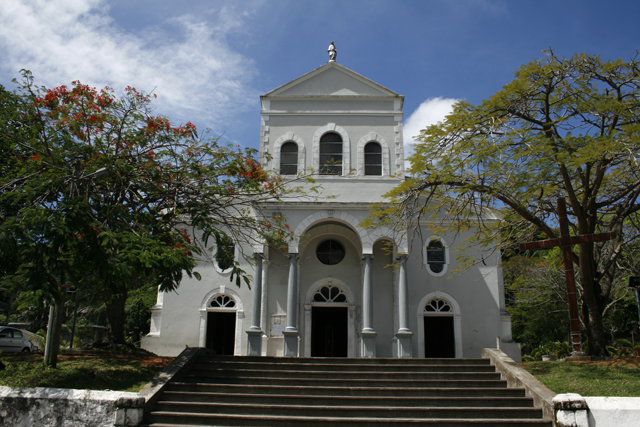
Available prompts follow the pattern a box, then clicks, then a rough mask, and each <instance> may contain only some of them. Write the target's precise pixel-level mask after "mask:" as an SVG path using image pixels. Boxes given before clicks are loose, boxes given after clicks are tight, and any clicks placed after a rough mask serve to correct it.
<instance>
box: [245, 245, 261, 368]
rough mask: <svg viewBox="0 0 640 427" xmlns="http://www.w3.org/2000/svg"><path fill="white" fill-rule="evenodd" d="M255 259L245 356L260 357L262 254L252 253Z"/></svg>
mask: <svg viewBox="0 0 640 427" xmlns="http://www.w3.org/2000/svg"><path fill="white" fill-rule="evenodd" d="M253 256H254V257H255V259H256V271H255V275H254V277H255V278H256V280H255V283H254V284H253V304H252V307H251V308H252V309H251V327H250V328H249V329H248V330H247V335H249V337H248V338H249V339H248V345H247V356H261V355H262V329H260V318H261V315H260V312H261V308H262V254H259V253H254V254H253Z"/></svg>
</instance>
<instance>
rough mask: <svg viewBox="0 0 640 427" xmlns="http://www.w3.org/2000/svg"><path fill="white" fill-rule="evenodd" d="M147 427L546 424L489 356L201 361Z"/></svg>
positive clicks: (150, 413) (153, 411)
mask: <svg viewBox="0 0 640 427" xmlns="http://www.w3.org/2000/svg"><path fill="white" fill-rule="evenodd" d="M146 422H147V423H148V424H145V425H147V426H149V427H169V426H172V427H176V426H194V425H196V426H274V427H275V426H305V427H306V426H327V427H328V426H347V425H349V426H352V425H353V426H382V425H384V426H404V425H419V424H423V425H429V426H442V427H445V426H446V427H452V426H473V425H483V426H528V425H531V426H546V427H551V426H552V423H551V421H547V420H543V419H542V410H541V409H540V408H534V406H533V400H532V399H530V398H527V397H525V391H524V389H512V388H507V384H506V382H505V381H503V380H501V378H500V374H499V373H497V372H496V371H495V368H494V367H493V366H492V365H490V363H489V360H488V359H344V358H274V357H242V356H240V357H233V356H226V357H225V356H207V355H198V356H197V359H196V360H195V361H194V363H193V364H191V365H190V368H189V371H188V372H187V373H186V374H185V375H183V376H182V377H181V378H180V380H179V381H171V382H169V383H168V384H167V386H166V387H165V389H164V390H163V391H162V394H161V395H160V397H159V399H158V400H157V402H156V403H155V405H153V407H152V408H147V415H146Z"/></svg>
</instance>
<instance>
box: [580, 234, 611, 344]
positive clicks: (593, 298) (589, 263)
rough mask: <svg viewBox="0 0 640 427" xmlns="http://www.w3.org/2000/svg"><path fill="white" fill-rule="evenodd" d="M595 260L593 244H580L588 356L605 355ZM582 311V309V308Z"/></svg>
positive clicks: (604, 338) (604, 339)
mask: <svg viewBox="0 0 640 427" xmlns="http://www.w3.org/2000/svg"><path fill="white" fill-rule="evenodd" d="M594 276H595V260H594V256H593V244H582V245H580V279H581V282H582V300H583V304H584V305H586V308H587V312H588V316H587V317H585V318H584V319H583V320H584V325H585V328H586V333H587V338H588V339H589V355H590V356H606V350H607V349H606V337H605V334H604V325H603V322H602V306H603V305H602V304H600V298H599V297H600V295H599V293H600V286H598V283H597V281H596V280H595V277H594ZM583 312H584V310H583Z"/></svg>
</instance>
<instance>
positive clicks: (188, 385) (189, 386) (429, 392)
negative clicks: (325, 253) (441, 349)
mask: <svg viewBox="0 0 640 427" xmlns="http://www.w3.org/2000/svg"><path fill="white" fill-rule="evenodd" d="M501 385H502V386H501V387H494V388H491V387H485V388H470V387H461V388H456V387H446V388H442V387H429V388H425V387H411V388H406V387H384V388H382V387H353V386H351V387H329V386H320V387H319V386H312V385H297V386H281V385H255V384H215V383H214V384H212V383H197V382H173V383H170V384H169V385H168V388H167V390H168V391H184V392H202V393H211V392H219V393H226V394H235V393H238V394H242V393H247V394H261V395H267V394H281V395H289V396H290V395H309V396H318V395H330V396H383V397H384V396H401V397H413V396H424V397H437V396H442V397H524V396H525V395H526V393H525V390H524V389H522V388H506V386H505V385H504V383H501Z"/></svg>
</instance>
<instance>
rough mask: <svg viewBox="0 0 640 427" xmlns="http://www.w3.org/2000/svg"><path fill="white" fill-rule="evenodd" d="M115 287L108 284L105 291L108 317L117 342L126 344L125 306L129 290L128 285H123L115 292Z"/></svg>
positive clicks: (114, 339)
mask: <svg viewBox="0 0 640 427" xmlns="http://www.w3.org/2000/svg"><path fill="white" fill-rule="evenodd" d="M113 289H115V287H111V286H108V285H107V286H106V288H105V290H104V291H103V298H104V303H105V306H106V312H107V319H108V320H109V332H110V334H111V339H112V340H113V342H114V343H115V344H125V343H126V341H125V336H124V324H125V306H126V303H127V295H128V292H127V289H126V287H121V288H120V289H117V291H116V292H114V291H113Z"/></svg>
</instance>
